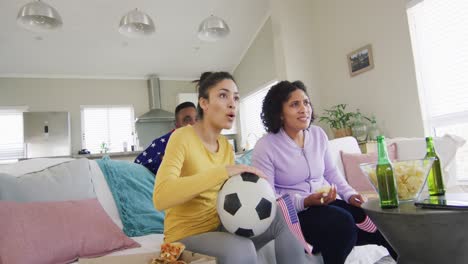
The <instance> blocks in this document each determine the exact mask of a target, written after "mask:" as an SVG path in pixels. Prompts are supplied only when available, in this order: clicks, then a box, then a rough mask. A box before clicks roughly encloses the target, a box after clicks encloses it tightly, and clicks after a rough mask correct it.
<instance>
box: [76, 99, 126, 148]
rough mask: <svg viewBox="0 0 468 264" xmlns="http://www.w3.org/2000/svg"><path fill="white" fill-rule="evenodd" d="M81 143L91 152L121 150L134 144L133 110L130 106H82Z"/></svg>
mask: <svg viewBox="0 0 468 264" xmlns="http://www.w3.org/2000/svg"><path fill="white" fill-rule="evenodd" d="M81 116H82V125H81V126H82V131H83V132H82V134H83V138H82V145H83V148H86V149H88V150H89V151H90V152H91V153H99V152H101V151H104V149H103V148H102V144H103V143H105V144H106V147H107V148H108V152H121V151H123V150H124V144H127V147H128V148H130V145H133V144H134V142H133V141H134V138H133V131H134V112H133V107H131V106H102V107H101V106H82V107H81Z"/></svg>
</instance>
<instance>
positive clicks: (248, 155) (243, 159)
mask: <svg viewBox="0 0 468 264" xmlns="http://www.w3.org/2000/svg"><path fill="white" fill-rule="evenodd" d="M252 153H253V149H251V150H247V151H246V152H244V154H242V156H240V157H239V158H237V159H236V164H244V165H249V166H252Z"/></svg>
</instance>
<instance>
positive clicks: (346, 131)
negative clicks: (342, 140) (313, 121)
mask: <svg viewBox="0 0 468 264" xmlns="http://www.w3.org/2000/svg"><path fill="white" fill-rule="evenodd" d="M354 116H355V113H354V112H347V111H346V104H338V105H334V106H332V107H330V109H325V110H324V113H323V115H322V116H320V117H319V122H323V123H327V124H328V125H329V126H330V128H331V129H332V130H333V133H334V135H335V138H339V137H345V136H351V134H352V132H351V119H352V118H353V117H354Z"/></svg>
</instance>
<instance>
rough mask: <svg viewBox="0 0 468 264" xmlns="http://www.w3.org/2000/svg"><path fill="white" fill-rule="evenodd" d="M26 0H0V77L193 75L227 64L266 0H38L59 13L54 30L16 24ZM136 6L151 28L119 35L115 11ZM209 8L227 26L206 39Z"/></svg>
mask: <svg viewBox="0 0 468 264" xmlns="http://www.w3.org/2000/svg"><path fill="white" fill-rule="evenodd" d="M29 1H32V0H1V1H0V25H1V30H0V77H52V78H115V79H122V78H123V79H142V78H147V76H148V75H149V74H153V73H154V74H158V75H159V76H160V77H161V78H166V79H194V78H196V77H198V76H199V75H200V73H201V72H203V71H206V70H225V71H232V70H234V68H235V67H236V66H237V65H238V63H239V62H240V60H241V57H242V56H243V55H244V53H245V52H246V50H247V48H248V46H249V45H250V44H251V41H252V40H253V38H254V37H255V34H256V33H257V31H258V30H259V28H260V27H261V26H262V24H263V23H264V21H265V19H266V17H267V16H268V14H269V0H133V1H128V0H127V1H125V0H80V1H68V0H65V1H64V0H44V2H46V3H47V4H49V5H51V6H53V7H54V8H55V9H56V10H57V11H58V12H59V13H60V15H61V17H62V19H63V27H62V28H61V29H59V30H58V31H54V32H47V33H34V32H30V31H27V30H25V29H23V28H21V27H19V26H18V25H17V24H16V16H17V14H18V10H19V9H20V7H21V6H23V5H24V4H26V3H28V2H29ZM134 8H138V9H140V10H141V11H143V12H146V13H147V14H148V15H150V16H151V17H152V19H153V21H154V23H155V25H156V32H155V33H154V34H153V35H151V36H149V37H144V38H126V37H124V36H123V35H120V34H119V32H118V24H119V21H120V18H121V17H122V16H123V15H125V14H126V13H127V12H128V11H130V10H132V9H134ZM211 14H214V15H216V16H219V17H222V18H224V20H225V21H226V22H227V23H228V25H229V27H230V28H231V34H230V35H229V36H228V37H227V38H226V39H223V40H220V41H218V42H214V43H209V42H202V41H201V40H199V39H198V38H197V29H198V25H199V24H200V22H201V21H202V20H203V19H205V18H206V17H208V16H209V15H211Z"/></svg>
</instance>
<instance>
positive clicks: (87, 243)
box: [0, 199, 140, 264]
mask: <svg viewBox="0 0 468 264" xmlns="http://www.w3.org/2000/svg"><path fill="white" fill-rule="evenodd" d="M0 234H1V235H0V263H36V264H40V263H70V262H73V261H75V260H77V259H78V258H80V257H98V256H103V255H106V254H108V253H111V252H114V251H118V250H123V249H127V248H135V247H139V246H140V244H138V243H137V242H135V241H133V240H132V239H130V238H128V237H127V236H126V235H125V234H124V233H123V232H122V230H120V228H119V227H117V226H116V225H115V224H114V222H112V220H111V219H110V217H109V216H108V215H107V214H106V212H105V211H104V209H103V208H102V207H101V205H100V204H99V202H98V200H97V199H86V200H78V201H64V202H28V203H18V202H11V201H0Z"/></svg>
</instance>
